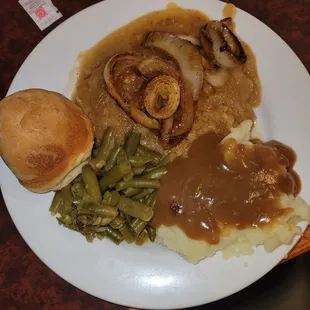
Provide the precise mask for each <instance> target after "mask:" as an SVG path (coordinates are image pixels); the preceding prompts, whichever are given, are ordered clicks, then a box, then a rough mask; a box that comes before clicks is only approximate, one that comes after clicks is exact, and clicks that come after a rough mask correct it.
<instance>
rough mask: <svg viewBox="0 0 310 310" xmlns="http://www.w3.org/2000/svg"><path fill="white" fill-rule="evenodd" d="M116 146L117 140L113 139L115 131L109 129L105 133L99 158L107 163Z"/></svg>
mask: <svg viewBox="0 0 310 310" xmlns="http://www.w3.org/2000/svg"><path fill="white" fill-rule="evenodd" d="M114 144H115V138H114V137H113V129H112V128H111V127H108V128H107V129H106V130H105V132H104V135H103V138H102V142H101V146H100V148H99V152H98V156H97V158H98V159H99V160H104V161H105V162H106V161H107V159H108V157H109V154H110V152H111V151H112V149H113V147H114Z"/></svg>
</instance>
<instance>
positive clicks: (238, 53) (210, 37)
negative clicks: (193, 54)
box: [200, 20, 247, 68]
mask: <svg viewBox="0 0 310 310" xmlns="http://www.w3.org/2000/svg"><path fill="white" fill-rule="evenodd" d="M227 24H228V23H227V22H226V21H216V20H213V21H210V22H209V23H208V24H206V25H205V26H204V27H203V28H202V30H201V37H200V38H201V43H202V47H203V49H204V52H205V54H206V55H207V57H211V58H212V57H214V60H215V61H216V63H217V64H218V65H220V66H221V67H224V68H234V67H236V66H238V65H240V64H243V63H245V61H246V59H247V57H246V55H245V53H244V50H243V47H242V45H241V43H240V41H239V40H238V38H237V37H236V36H235V35H234V34H233V32H232V31H231V30H230V29H229V27H228V26H227ZM203 36H205V38H204V37H203ZM209 43H211V46H212V50H210V44H209Z"/></svg>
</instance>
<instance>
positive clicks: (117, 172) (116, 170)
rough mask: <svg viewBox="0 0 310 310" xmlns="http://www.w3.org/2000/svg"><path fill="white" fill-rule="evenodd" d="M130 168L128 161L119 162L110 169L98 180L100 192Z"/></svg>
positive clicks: (118, 179) (117, 180) (115, 181)
mask: <svg viewBox="0 0 310 310" xmlns="http://www.w3.org/2000/svg"><path fill="white" fill-rule="evenodd" d="M130 170H131V166H130V163H129V162H128V161H123V162H120V163H119V164H118V165H116V166H114V167H113V168H112V169H110V170H109V171H108V172H107V173H106V174H105V175H104V176H103V178H102V179H101V180H100V181H99V184H100V188H101V190H102V192H105V191H106V190H107V189H108V188H109V186H111V185H113V184H115V183H117V182H119V181H120V180H121V179H122V178H123V177H124V176H125V175H126V174H128V173H129V172H130Z"/></svg>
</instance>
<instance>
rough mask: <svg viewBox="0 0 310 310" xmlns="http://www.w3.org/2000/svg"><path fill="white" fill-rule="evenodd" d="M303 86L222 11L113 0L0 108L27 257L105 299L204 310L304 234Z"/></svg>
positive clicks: (287, 54) (268, 34) (42, 60)
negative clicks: (202, 309)
mask: <svg viewBox="0 0 310 310" xmlns="http://www.w3.org/2000/svg"><path fill="white" fill-rule="evenodd" d="M308 85H309V75H308V73H307V71H306V69H305V68H304V66H303V65H302V63H301V62H300V61H299V59H298V58H297V56H296V55H295V54H294V53H293V51H292V50H291V49H290V48H289V47H288V46H287V45H286V44H285V43H284V42H283V41H282V39H281V38H280V37H278V36H277V35H276V34H275V33H274V32H273V31H272V30H270V29H269V28H268V27H267V26H265V25H264V24H263V23H261V22H260V21H258V20H257V19H255V18H254V17H252V16H250V15H249V14H247V13H246V12H244V11H242V10H240V9H237V8H235V7H234V6H233V5H231V4H229V5H226V4H225V3H222V2H220V1H214V0H208V1H201V0H192V1H190V2H188V1H185V0H178V1H177V3H169V1H166V0H159V1H153V2H151V1H143V0H130V1H125V0H113V1H104V2H102V3H98V4H96V5H94V6H91V7H89V8H87V9H86V10H84V11H82V12H80V13H78V14H76V15H75V16H73V17H71V18H70V19H68V20H67V21H66V22H64V23H63V24H61V25H60V26H58V27H57V28H56V29H55V30H54V31H52V32H51V33H50V34H49V35H48V36H47V37H46V38H45V39H44V40H43V41H42V42H41V43H40V44H39V45H38V46H37V47H36V48H35V49H34V51H33V52H32V53H31V54H30V55H29V57H28V58H27V59H26V61H25V62H24V64H23V65H22V67H21V68H20V70H19V71H18V73H17V75H16V77H15V78H14V80H13V82H12V85H11V87H10V89H9V92H8V94H7V97H6V98H4V99H3V100H2V101H1V103H0V154H1V157H2V160H1V163H0V181H1V190H2V193H3V197H4V199H5V202H6V205H7V208H8V210H9V213H10V215H11V217H12V219H13V221H14V223H15V225H16V227H17V229H18V230H19V232H20V233H21V235H22V236H23V238H24V239H25V241H26V242H27V243H28V245H29V246H30V247H31V249H32V250H33V251H34V252H35V253H36V254H37V255H38V257H39V258H40V259H41V260H42V261H43V262H44V263H45V264H46V265H47V266H48V267H49V268H51V269H52V270H53V271H54V272H56V273H57V274H58V275H59V276H60V277H62V278H63V279H65V280H66V281H68V282H69V283H71V284H73V285H74V286H76V287H78V288H80V289H82V290H84V291H85V292H87V293H89V294H92V295H94V296H97V297H99V298H102V299H105V300H107V301H110V302H113V303H117V304H121V305H126V306H131V307H137V308H144V309H146V308H149V309H155V308H156V309H175V308H185V307H191V306H196V305H200V304H205V303H208V302H212V301H215V300H218V299H220V298H223V297H225V296H228V295H230V294H233V293H235V292H237V291H239V290H241V289H243V288H245V287H246V286H248V285H250V284H251V283H253V282H254V281H256V280H258V279H259V278H260V277H262V276H263V275H264V274H266V273H267V272H268V271H270V270H271V269H272V268H273V267H275V266H276V265H277V264H278V262H279V261H281V259H283V258H284V257H285V256H286V255H287V253H288V252H289V251H290V249H292V247H293V246H294V244H295V243H296V242H297V241H298V239H299V238H300V236H301V235H302V233H303V231H304V230H305V228H306V227H307V225H308V222H309V221H310V208H309V205H308V204H307V202H309V201H310V193H309V192H307V191H306V190H305V189H306V188H309V186H310V166H309V164H308V154H309V152H310V144H309V142H308V139H307V136H306V133H307V132H308V131H309V129H310V125H309V121H308V114H309V104H308V98H309V97H310V89H309V87H308Z"/></svg>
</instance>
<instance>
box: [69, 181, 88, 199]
mask: <svg viewBox="0 0 310 310" xmlns="http://www.w3.org/2000/svg"><path fill="white" fill-rule="evenodd" d="M84 191H85V187H84V184H83V182H82V181H78V182H76V183H74V184H73V185H72V187H71V193H72V196H73V197H77V198H83V196H84Z"/></svg>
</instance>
